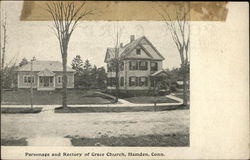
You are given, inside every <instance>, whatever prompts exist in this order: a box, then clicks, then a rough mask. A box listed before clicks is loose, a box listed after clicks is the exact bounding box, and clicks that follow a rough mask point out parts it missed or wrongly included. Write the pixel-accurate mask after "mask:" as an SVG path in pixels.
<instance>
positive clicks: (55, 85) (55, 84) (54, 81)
mask: <svg viewBox="0 0 250 160" xmlns="http://www.w3.org/2000/svg"><path fill="white" fill-rule="evenodd" d="M53 79H54V88H56V76H55V75H54V77H53Z"/></svg>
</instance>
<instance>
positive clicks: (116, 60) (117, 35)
mask: <svg viewBox="0 0 250 160" xmlns="http://www.w3.org/2000/svg"><path fill="white" fill-rule="evenodd" d="M114 30H115V29H114ZM121 35H122V29H121V28H119V29H117V30H116V31H114V35H113V36H112V37H113V42H114V46H115V47H114V50H111V51H113V52H114V57H113V58H112V59H111V60H110V64H111V66H112V68H114V69H115V90H116V91H115V95H116V96H115V97H116V99H115V102H118V96H119V92H120V90H119V72H120V65H121V61H122V59H121V56H120V54H119V52H120V46H119V45H120V39H121Z"/></svg>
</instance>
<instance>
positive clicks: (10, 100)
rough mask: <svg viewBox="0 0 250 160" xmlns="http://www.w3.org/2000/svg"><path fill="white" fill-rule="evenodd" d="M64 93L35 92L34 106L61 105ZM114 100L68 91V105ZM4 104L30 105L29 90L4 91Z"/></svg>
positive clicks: (83, 92)
mask: <svg viewBox="0 0 250 160" xmlns="http://www.w3.org/2000/svg"><path fill="white" fill-rule="evenodd" d="M61 92H62V91H60V90H55V91H36V90H34V96H33V104H34V105H59V104H61V103H62V100H61V99H62V94H61ZM111 103H113V100H112V99H111V98H109V97H105V96H103V95H99V94H97V93H95V92H94V91H86V90H80V89H71V90H68V104H69V105H75V104H111ZM2 104H12V105H29V104H30V92H29V90H17V91H4V94H3V102H2Z"/></svg>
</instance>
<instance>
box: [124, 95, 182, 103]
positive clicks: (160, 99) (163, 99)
mask: <svg viewBox="0 0 250 160" xmlns="http://www.w3.org/2000/svg"><path fill="white" fill-rule="evenodd" d="M124 99H125V100H127V101H129V102H131V103H139V104H140V103H142V104H145V103H154V102H155V97H154V96H139V97H130V98H124ZM156 99H157V103H178V101H176V100H173V99H170V98H167V97H166V96H157V98H156Z"/></svg>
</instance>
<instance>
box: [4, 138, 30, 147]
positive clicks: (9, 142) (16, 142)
mask: <svg viewBox="0 0 250 160" xmlns="http://www.w3.org/2000/svg"><path fill="white" fill-rule="evenodd" d="M1 146H27V141H26V138H19V139H17V138H10V139H1Z"/></svg>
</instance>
